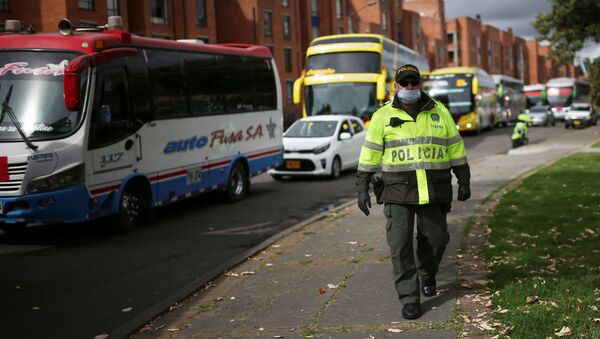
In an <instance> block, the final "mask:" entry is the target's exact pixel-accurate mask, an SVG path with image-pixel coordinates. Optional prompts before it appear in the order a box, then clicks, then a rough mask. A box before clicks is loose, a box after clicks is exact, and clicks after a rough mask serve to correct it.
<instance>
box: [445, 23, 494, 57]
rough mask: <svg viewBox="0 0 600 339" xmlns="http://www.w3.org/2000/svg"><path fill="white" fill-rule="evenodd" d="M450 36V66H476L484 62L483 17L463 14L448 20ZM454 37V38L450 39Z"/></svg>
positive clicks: (448, 33)
mask: <svg viewBox="0 0 600 339" xmlns="http://www.w3.org/2000/svg"><path fill="white" fill-rule="evenodd" d="M446 30H447V36H448V40H449V41H448V45H447V49H448V62H447V65H448V66H476V67H480V68H485V67H484V64H483V61H484V59H483V39H482V37H483V36H484V35H483V27H482V24H481V19H474V18H471V17H467V16H463V17H460V18H456V19H452V20H448V21H447V22H446ZM450 37H452V40H450Z"/></svg>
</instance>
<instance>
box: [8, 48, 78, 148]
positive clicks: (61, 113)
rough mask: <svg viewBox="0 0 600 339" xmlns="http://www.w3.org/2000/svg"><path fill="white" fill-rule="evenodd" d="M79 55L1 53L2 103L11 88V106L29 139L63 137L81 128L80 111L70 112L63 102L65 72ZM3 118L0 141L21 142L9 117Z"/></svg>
mask: <svg viewBox="0 0 600 339" xmlns="http://www.w3.org/2000/svg"><path fill="white" fill-rule="evenodd" d="M76 56H77V54H75V53H64V52H35V51H7V52H0V100H5V98H7V97H8V92H9V89H10V88H11V87H12V93H11V95H10V101H9V102H8V104H9V106H10V107H11V108H12V112H14V117H15V118H16V119H15V120H16V121H17V122H18V124H20V125H21V127H22V129H23V132H24V133H25V136H27V137H28V138H29V139H30V140H41V139H48V138H56V137H59V136H64V135H67V134H70V133H71V132H73V131H74V130H75V129H76V128H77V126H78V125H79V122H80V120H81V118H82V116H81V112H78V111H69V110H68V109H67V108H66V107H65V104H64V100H63V88H64V84H63V78H64V69H65V67H66V65H67V64H68V62H69V61H70V60H72V59H73V58H75V57H76ZM82 93H83V92H82ZM2 118H3V119H2V121H0V141H15V140H22V138H21V136H20V134H19V131H18V128H17V126H15V123H14V122H13V121H12V119H9V115H8V114H5V115H4V116H3V117H2Z"/></svg>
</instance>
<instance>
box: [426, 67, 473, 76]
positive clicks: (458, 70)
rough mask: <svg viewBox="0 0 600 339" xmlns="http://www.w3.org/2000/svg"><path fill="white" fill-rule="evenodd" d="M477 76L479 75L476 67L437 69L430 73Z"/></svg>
mask: <svg viewBox="0 0 600 339" xmlns="http://www.w3.org/2000/svg"><path fill="white" fill-rule="evenodd" d="M455 73H456V74H475V73H477V68H476V67H444V68H436V69H434V70H433V71H431V72H430V74H431V75H438V74H455Z"/></svg>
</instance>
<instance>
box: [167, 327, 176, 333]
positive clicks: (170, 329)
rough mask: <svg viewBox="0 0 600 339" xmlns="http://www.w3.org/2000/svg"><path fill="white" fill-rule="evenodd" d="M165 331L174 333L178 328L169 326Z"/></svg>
mask: <svg viewBox="0 0 600 339" xmlns="http://www.w3.org/2000/svg"><path fill="white" fill-rule="evenodd" d="M167 331H169V332H171V333H175V332H179V329H178V328H169V329H167Z"/></svg>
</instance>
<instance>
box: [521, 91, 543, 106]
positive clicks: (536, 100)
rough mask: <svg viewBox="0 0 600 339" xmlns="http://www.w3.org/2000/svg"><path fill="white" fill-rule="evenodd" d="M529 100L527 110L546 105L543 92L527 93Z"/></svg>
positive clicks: (526, 96)
mask: <svg viewBox="0 0 600 339" xmlns="http://www.w3.org/2000/svg"><path fill="white" fill-rule="evenodd" d="M525 98H527V108H529V107H533V106H539V105H544V104H546V99H545V98H544V96H543V94H542V91H532V92H525Z"/></svg>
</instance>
